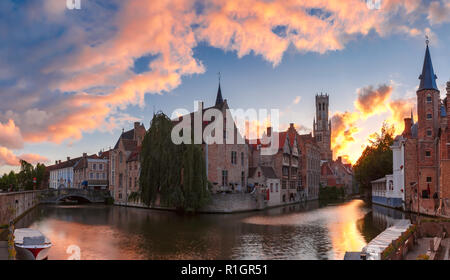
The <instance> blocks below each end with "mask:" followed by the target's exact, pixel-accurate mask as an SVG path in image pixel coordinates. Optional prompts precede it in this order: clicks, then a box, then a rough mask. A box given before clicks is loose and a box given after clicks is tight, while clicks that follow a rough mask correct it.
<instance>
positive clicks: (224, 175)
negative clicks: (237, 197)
mask: <svg viewBox="0 0 450 280" xmlns="http://www.w3.org/2000/svg"><path fill="white" fill-rule="evenodd" d="M227 185H228V171H227V170H222V186H227Z"/></svg>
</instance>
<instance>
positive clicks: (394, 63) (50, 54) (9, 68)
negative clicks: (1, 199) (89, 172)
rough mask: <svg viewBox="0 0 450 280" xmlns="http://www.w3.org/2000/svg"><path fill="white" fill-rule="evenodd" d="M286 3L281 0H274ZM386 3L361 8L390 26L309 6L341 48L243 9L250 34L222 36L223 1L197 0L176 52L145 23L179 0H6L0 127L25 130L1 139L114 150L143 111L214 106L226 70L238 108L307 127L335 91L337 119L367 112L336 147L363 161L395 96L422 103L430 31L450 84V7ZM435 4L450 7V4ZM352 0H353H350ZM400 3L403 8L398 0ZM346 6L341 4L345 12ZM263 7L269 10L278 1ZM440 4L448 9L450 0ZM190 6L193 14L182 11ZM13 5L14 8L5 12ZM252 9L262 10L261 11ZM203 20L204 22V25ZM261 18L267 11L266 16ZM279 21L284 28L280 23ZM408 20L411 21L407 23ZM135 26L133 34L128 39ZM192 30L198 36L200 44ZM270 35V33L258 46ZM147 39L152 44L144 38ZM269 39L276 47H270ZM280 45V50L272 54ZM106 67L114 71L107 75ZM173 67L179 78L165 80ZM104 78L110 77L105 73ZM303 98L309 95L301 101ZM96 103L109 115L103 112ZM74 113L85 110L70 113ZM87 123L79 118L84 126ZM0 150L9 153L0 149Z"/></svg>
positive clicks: (66, 149) (30, 145)
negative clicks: (370, 97) (418, 93)
mask: <svg viewBox="0 0 450 280" xmlns="http://www.w3.org/2000/svg"><path fill="white" fill-rule="evenodd" d="M50 2H52V3H56V2H55V1H50ZM163 2H164V1H163ZM180 2H182V3H181V4H180V6H181V7H179V8H178V9H180V10H182V9H183V7H186V9H189V7H192V6H191V5H190V4H189V3H187V2H189V1H188V0H184V1H182V0H180ZM195 2H196V3H199V2H203V1H195ZM225 2H233V1H225ZM250 2H255V3H254V4H255V5H256V3H257V2H258V3H259V2H260V1H257V0H254V1H250ZM277 2H278V1H274V3H275V4H277ZM318 2H320V1H318ZM344 2H345V3H346V2H351V1H344ZM344 2H342V3H344ZM385 2H388V3H385V4H383V5H386V6H383V8H384V10H383V8H382V9H381V10H380V11H378V14H374V13H373V12H372V11H366V10H364V6H363V5H362V6H361V8H360V9H361V11H359V12H360V13H363V14H364V15H366V16H367V17H373V19H377V20H378V21H380V19H381V21H382V22H381V23H380V22H378V23H375V22H376V21H375V20H373V21H370V20H367V21H364V20H362V19H356V18H355V19H352V20H351V21H350V22H347V20H348V19H347V18H345V17H344V16H342V15H340V14H339V11H336V10H333V8H329V9H330V10H329V11H328V13H329V14H328V15H326V16H327V17H329V16H330V15H332V16H334V17H335V18H334V19H333V22H330V21H327V20H326V19H324V18H323V16H321V13H319V12H309V14H308V18H307V20H316V18H312V19H311V18H309V17H310V16H313V17H318V18H319V20H322V21H323V22H325V23H326V24H327V25H326V27H325V28H328V29H329V30H331V31H330V32H331V33H330V34H332V35H330V36H331V37H332V38H333V39H335V40H336V41H337V42H338V43H339V44H338V46H337V47H336V46H335V43H330V44H329V41H330V40H329V38H328V37H325V38H323V36H322V35H321V34H316V33H314V31H311V32H310V31H304V32H303V33H304V34H302V33H301V32H300V31H296V32H297V33H299V34H295V36H294V35H292V36H293V37H292V38H286V40H284V38H281V39H280V38H279V37H271V36H272V35H265V33H264V32H265V28H266V27H267V26H266V24H267V22H266V21H267V18H266V19H265V21H264V22H262V23H261V26H257V27H253V25H246V24H245V22H244V23H242V21H244V20H245V19H246V18H245V17H244V19H241V20H240V21H238V22H239V24H242V26H240V27H239V28H240V29H239V30H241V31H239V30H238V31H236V30H235V31H234V33H233V34H234V37H232V38H231V39H230V38H229V40H228V41H227V40H225V39H223V38H226V35H225V33H223V34H224V35H221V36H219V35H218V34H217V33H216V32H214V30H210V29H209V28H212V27H215V26H216V25H215V24H217V23H215V21H214V20H211V19H210V18H208V17H207V16H208V15H209V14H212V13H213V12H216V13H217V12H224V13H225V12H226V11H227V10H226V9H221V8H223V7H221V6H220V5H222V4H217V3H216V4H217V5H219V6H218V7H209V6H208V5H206V4H204V5H201V6H202V7H203V8H201V9H200V8H198V7H200V6H198V4H197V6H194V8H195V9H197V13H198V11H199V10H201V16H200V15H197V16H193V17H190V16H187V18H186V19H184V20H186V21H189V20H192V22H195V24H198V25H199V26H201V27H198V28H199V29H200V31H198V30H196V29H195V28H194V29H192V30H191V29H189V30H183V31H182V32H181V33H177V34H175V35H174V36H167V42H170V44H168V45H169V46H170V48H176V50H175V51H174V50H172V52H169V53H167V52H166V49H165V46H166V43H167V42H160V40H161V39H154V40H156V41H157V43H155V46H153V44H152V42H153V41H152V39H151V38H153V37H151V36H152V35H153V33H152V32H153V29H152V27H151V26H154V25H155V24H156V23H155V22H151V23H152V25H149V27H146V29H144V27H142V26H143V24H144V23H145V22H146V20H147V18H150V19H151V18H152V17H157V16H159V15H160V14H161V15H164V17H166V18H167V16H168V15H173V17H174V18H175V19H178V18H180V16H179V15H178V14H177V13H179V11H178V10H177V11H175V9H172V8H171V6H170V4H167V5H165V6H164V5H162V7H154V6H151V4H146V3H145V1H137V5H138V6H139V5H140V4H142V10H143V11H148V13H149V14H150V15H147V16H146V15H145V12H143V16H142V18H140V17H139V16H135V17H130V16H129V14H130V11H133V7H131V8H130V7H128V6H127V5H128V2H127V1H124V2H120V1H113V2H112V3H113V4H111V5H110V6H105V5H104V4H102V3H101V2H100V1H94V0H92V1H89V2H85V4H86V6H84V7H85V9H81V10H80V11H68V10H67V9H66V8H65V7H60V6H59V5H60V4H54V5H53V4H51V5H50V6H48V7H42V6H36V5H35V4H32V3H31V2H30V1H5V2H3V3H2V5H0V8H3V9H2V10H3V13H1V15H2V17H1V18H2V19H1V20H0V35H1V36H2V37H4V38H5V40H2V43H1V45H0V52H1V53H2V55H4V54H6V55H4V56H3V58H2V59H1V60H0V74H1V73H3V78H2V77H0V95H1V96H2V97H3V100H4V102H3V104H2V105H0V124H2V126H5V127H6V124H7V123H8V121H9V120H10V119H12V120H13V121H14V124H15V125H14V127H11V126H9V129H10V130H11V131H12V132H11V133H10V134H8V135H9V136H11V138H13V137H19V138H20V139H21V140H20V141H22V142H23V145H18V146H14V145H11V144H9V145H8V144H6V140H5V143H2V138H0V147H2V146H3V147H4V149H3V156H4V157H6V155H16V156H17V157H20V156H21V155H40V156H41V157H42V158H46V159H48V162H50V163H51V162H54V161H55V160H58V159H65V158H66V157H67V156H71V157H75V156H79V155H81V154H82V153H83V152H87V153H96V152H98V151H99V150H101V149H108V148H109V147H110V146H114V144H115V142H116V140H117V138H118V137H119V135H120V133H121V131H122V128H124V129H125V130H128V129H130V128H131V127H132V125H133V121H134V120H139V121H141V122H143V123H144V124H145V126H146V127H148V125H149V121H150V119H151V117H152V113H153V111H154V110H162V111H163V112H165V113H166V114H168V115H170V114H171V113H172V112H173V111H174V110H175V109H177V108H185V109H187V110H189V111H192V110H193V108H194V101H195V100H203V101H204V102H205V104H206V105H209V104H212V103H213V102H214V100H215V97H216V92H217V86H218V78H217V73H218V72H219V71H220V72H221V73H222V82H221V85H222V93H223V96H224V98H226V99H228V103H229V105H230V107H232V108H244V109H247V108H256V109H259V108H267V109H271V108H278V109H279V110H280V111H281V112H282V115H281V123H282V124H283V125H286V124H288V123H291V122H293V123H296V124H297V125H298V127H299V128H300V127H302V128H303V129H302V131H301V132H303V133H306V132H307V131H308V130H309V129H312V122H313V118H314V114H315V108H314V96H315V94H316V93H320V92H324V93H325V92H326V93H328V94H329V95H330V110H331V111H330V116H333V115H335V114H338V115H337V117H339V113H344V112H349V113H357V114H358V117H357V119H356V120H353V123H351V124H348V125H349V126H347V127H345V128H344V130H343V132H345V130H346V129H348V127H351V126H355V127H357V128H358V131H357V132H354V133H352V138H353V141H348V143H346V145H345V146H346V147H345V148H342V149H337V150H336V155H345V154H346V153H347V154H348V153H349V152H352V153H354V154H355V155H353V158H352V160H353V161H354V160H355V158H356V155H357V154H358V153H360V151H361V150H362V146H363V145H364V144H365V143H366V142H367V139H368V137H369V135H370V134H372V133H373V132H376V131H378V130H379V128H380V127H381V124H382V122H383V121H384V120H391V123H393V124H397V126H398V125H399V123H400V121H401V119H400V120H399V119H398V118H397V119H394V117H393V113H392V110H395V108H394V109H392V107H389V105H388V102H390V101H393V100H401V101H404V102H405V104H407V106H409V107H412V106H414V103H413V102H414V100H413V98H414V97H415V90H416V87H417V86H418V84H419V80H418V76H419V74H420V72H421V68H422V63H423V56H424V52H425V38H424V35H425V33H426V34H428V35H430V38H431V44H430V50H431V55H432V59H433V66H434V69H435V72H436V74H437V76H438V85H439V87H440V88H441V94H444V93H445V86H444V84H445V83H446V81H447V80H449V78H450V65H449V63H448V62H449V55H448V53H449V47H448V46H450V32H449V31H448V28H449V23H448V22H447V20H446V19H445V17H444V19H442V15H441V17H439V15H435V14H433V13H435V12H434V10H433V9H432V7H433V4H432V3H431V2H429V1H418V2H420V6H416V7H412V8H411V7H409V6H407V4H404V3H403V2H402V3H396V1H385ZM399 2H401V1H399ZM432 2H436V3H438V4H439V5H441V6H442V7H450V4H449V1H432ZM219 3H220V1H219ZM275 4H274V5H275ZM351 4H352V3H349V5H350V6H351ZM394 4H395V5H398V6H399V7H400V8H398V9H394V8H393V7H392V6H390V5H394ZM304 5H305V4H298V8H299V9H301V8H304V9H305V10H307V9H310V7H303V6H304ZM317 5H318V6H319V7H320V9H319V11H320V10H326V9H328V7H327V6H326V4H323V3H319V4H317ZM324 5H325V6H324ZM346 5H347V4H345V5H344V4H343V7H342V9H345V8H346ZM402 5H403V6H402ZM436 5H437V4H436ZM1 6H3V7H1ZM21 7H23V8H24V9H23V10H22V9H21ZM82 7H83V6H82ZM86 7H87V8H86ZM253 7H255V6H253ZM263 7H264V6H263ZM358 7H359V6H358ZM265 8H267V10H269V11H270V9H271V8H273V7H271V6H270V7H265ZM215 9H218V10H215ZM237 9H242V12H243V13H244V12H248V10H245V9H252V8H248V7H246V6H245V5H244V7H242V8H241V7H239V8H237ZM355 9H356V10H357V9H358V8H355ZM402 9H403V10H402ZM408 9H412V10H411V11H409V10H408ZM441 10H442V11H444V12H445V11H446V10H445V9H444V8H441ZM8 11H9V13H8ZM33 11H35V12H33ZM407 11H409V12H407ZM185 12H186V11H183V13H182V15H183V16H184V15H185ZM239 12H240V11H239ZM282 12H283V11H281V12H280V13H282ZM5 13H8V14H10V15H9V16H6V15H5ZM41 13H42V14H41ZM286 13H287V12H286ZM355 13H356V14H358V12H355ZM250 14H252V15H253V12H252V13H250ZM4 15H5V17H4ZM14 15H16V16H17V17H14ZM94 15H95V16H94ZM264 15H266V14H264ZM203 16H204V17H205V18H202V17H203ZM199 18H200V19H201V22H200V23H197V20H198V19H199ZM256 18H257V19H258V15H257V16H256ZM402 18H409V19H405V20H402ZM133 20H136V21H137V22H138V23H139V25H137V26H139V28H143V29H142V30H144V32H148V33H149V34H148V35H147V34H143V33H142V30H136V28H131V27H134V26H133V25H132V24H133ZM139 20H140V21H139ZM229 20H233V19H229ZM273 21H275V20H273ZM335 21H336V22H337V21H341V25H349V26H346V27H345V28H343V29H342V30H341V29H340V28H341V27H340V26H341V25H335V23H334V22H335ZM368 22H369V23H368ZM15 23H16V25H15V26H14V24H15ZM73 23H76V24H78V26H77V28H74V27H73V26H72V24H73ZM219 23H220V22H219ZM11 24H12V25H11ZM128 24H130V26H128ZM358 24H359V25H361V26H364V25H365V24H372V25H373V26H371V27H372V28H371V29H369V31H367V32H366V30H365V29H363V28H361V30H359V29H358V30H357V31H356V32H354V31H351V32H350V31H349V30H351V29H352V28H353V27H354V26H358ZM192 25H194V24H192ZM174 26H175V27H176V28H181V27H180V26H185V23H184V22H183V23H181V24H180V25H176V23H174ZM273 26H278V25H277V23H276V22H274V23H273ZM286 26H288V27H287V28H277V29H276V30H275V33H277V34H278V35H281V36H282V37H284V36H285V34H284V33H285V32H287V31H286V30H290V29H293V28H294V27H295V21H294V20H292V23H291V22H289V20H287V21H286ZM399 27H402V28H403V29H401V30H400V31H398V30H397V29H400V28H399ZM139 28H137V29H139ZM176 28H172V30H174V29H176ZM223 28H225V27H223ZM226 28H228V27H226ZM230 28H231V27H230ZM236 28H237V27H236ZM245 28H248V29H250V30H249V31H248V33H243V34H244V35H245V37H242V38H245V39H240V41H239V40H238V38H239V36H238V35H236V34H239V33H238V32H244V31H242V30H244V29H245ZM251 28H259V29H256V30H261V33H260V34H261V35H259V37H258V36H257V35H258V34H256V35H255V34H254V32H253V30H251ZM155 29H156V27H155ZM328 29H326V30H328ZM130 30H131V31H130ZM221 30H222V29H221ZM223 30H225V29H223ZM223 30H222V31H223ZM133 32H135V33H136V37H134V34H135V33H133ZM308 32H309V33H308ZM322 32H323V30H322ZM191 33H192V34H193V35H192V37H191ZM124 34H125V35H124ZM128 34H131V35H133V36H131V37H127V36H126V35H128ZM158 34H159V33H158ZM180 34H181V35H180ZM186 34H187V35H186ZM244 35H242V36H244ZM301 35H303V36H304V38H308V39H310V40H313V39H315V38H316V37H317V38H318V43H311V45H308V44H306V45H303V44H304V43H302V41H301V40H300V39H299V37H298V36H300V37H301ZM147 36H148V37H147ZM180 36H181V37H182V38H179V37H180ZM183 36H185V37H183ZM252 36H256V37H255V38H253V37H252ZM264 36H266V37H264ZM327 36H328V35H327ZM193 37H195V40H194V41H192V42H191V41H190V40H192V38H193ZM133 38H136V40H134V39H133ZM154 38H161V37H154ZM302 38H303V37H302ZM222 39H223V42H222V41H221V40H222ZM171 40H172V41H173V42H172V41H171ZM179 40H180V41H179ZM246 40H247V41H246ZM261 40H267V41H265V42H266V43H264V44H260V43H259V41H261ZM141 41H142V42H145V43H143V44H139V42H141ZM156 41H155V42H156ZM279 41H280V42H281V43H280V42H279ZM314 42H315V41H314ZM284 43H287V47H286V48H284V47H283V46H284V45H283V44H284ZM146 44H148V47H147V48H146ZM266 44H267V45H271V46H273V48H267V47H266V46H265V45H266ZM300 44H301V46H300ZM121 47H124V50H126V52H127V54H125V55H124V54H123V52H120V51H118V50H120V49H121ZM277 49H280V51H277V52H274V51H273V50H277ZM128 50H129V52H128ZM174 52H175V54H174ZM164 59H167V61H165V60H164ZM80 61H81V62H82V63H81V62H80ZM105 65H106V66H105ZM49 69H50V70H49ZM117 69H119V70H117ZM105 71H111V73H113V74H112V75H110V76H105V75H103V74H104V73H105ZM44 73H45V74H44ZM87 73H89V74H95V75H96V76H95V79H94V80H93V82H90V83H88V82H87V81H88V78H89V76H85V75H86V74H87ZM107 73H110V72H107ZM139 74H141V75H148V76H145V77H143V78H142V80H143V81H144V84H145V81H146V80H145V78H147V77H148V81H149V85H147V84H145V85H142V83H137V82H136V80H135V78H136V77H137V76H138V75H139ZM167 75H169V76H170V75H172V76H170V78H167ZM77 76H80V77H81V78H80V81H82V82H80V84H82V85H81V86H80V85H79V84H75V83H74V82H73V81H75V80H76V78H77ZM104 77H106V78H105V79H104V80H101V79H103V78H104ZM100 78H101V79H100ZM163 78H167V80H165V81H166V83H165V84H162V85H161V84H157V85H153V84H152V83H151V82H150V81H154V80H157V79H163ZM99 79H100V80H101V82H99ZM127 81H132V82H133V83H134V82H136V83H135V84H138V85H139V86H140V87H139V88H137V86H136V87H133V89H136V92H140V91H142V93H139V94H136V96H135V95H134V92H133V93H131V94H129V95H127V97H126V98H125V96H126V95H125V94H122V95H120V100H119V97H114V99H112V98H111V100H112V101H110V99H107V100H108V101H103V99H102V98H104V97H109V96H110V95H114V92H115V91H114V90H117V89H119V90H118V91H119V93H120V89H122V88H123V87H124V85H126V84H127ZM379 85H388V86H389V87H390V88H391V91H390V92H389V96H387V97H386V98H387V99H384V103H382V104H374V106H377V111H376V112H373V113H371V114H367V113H366V112H360V111H358V109H357V108H355V105H354V104H355V102H356V101H357V100H358V97H359V95H361V92H362V89H365V88H368V87H370V86H372V88H373V90H369V91H368V94H371V93H376V92H377V89H378V86H379ZM141 87H142V88H141ZM124 92H126V93H127V94H128V93H129V89H128V88H126V89H124ZM82 94H88V96H89V98H91V97H92V99H89V101H85V99H84V98H85V97H86V96H83V95H82ZM130 96H131V97H130ZM298 96H300V97H301V100H300V102H299V103H298V104H294V100H295V99H296V98H297V97H298ZM411 98H412V99H411ZM117 100H119V101H117ZM78 102H79V103H78ZM108 102H110V103H108ZM78 104H81V105H78ZM91 104H95V105H91ZM72 105H73V106H72ZM77 106H79V107H77ZM90 106H92V107H90ZM94 106H95V107H94ZM383 106H384V107H383ZM405 106H406V105H405ZM378 107H379V108H378ZM405 108H406V107H405ZM84 109H86V110H87V111H86V113H85V117H86V118H88V119H89V118H92V119H95V120H96V121H97V122H98V123H100V122H101V120H107V124H109V126H108V128H107V129H106V128H105V125H100V124H99V125H94V124H93V123H85V122H84V118H80V116H83V114H81V113H80V111H82V110H84ZM88 109H89V110H88ZM403 109H404V108H403ZM97 111H98V112H102V113H98V114H97V113H96V112H97ZM406 111H408V110H406ZM406 111H405V112H406ZM33 112H34V113H35V114H36V115H34V114H32V113H33ZM83 112H84V111H83ZM26 114H29V115H30V116H32V117H30V118H31V119H33V116H42V121H41V122H37V121H36V124H35V125H33V122H32V121H30V120H25V117H24V116H25V115H26ZM72 115H74V116H76V118H74V119H72V118H67V116H72ZM112 116H113V117H114V118H111V117H112ZM405 117H406V116H405ZM36 119H37V118H36ZM59 120H61V121H59ZM79 120H81V122H80V124H79V125H77V121H79ZM65 122H66V123H67V126H65ZM66 127H67V131H65V128H66ZM63 132H64V133H63ZM56 135H57V136H56ZM337 139H338V138H337ZM339 141H341V140H339ZM10 142H11V141H9V142H8V143H10ZM0 149H1V148H0ZM6 150H7V151H8V152H6ZM1 152H2V150H0V155H1ZM9 152H11V153H9ZM10 163H11V161H10ZM11 169H17V167H16V166H14V164H8V161H6V160H1V159H0V172H6V171H8V170H11Z"/></svg>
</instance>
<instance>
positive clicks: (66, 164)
mask: <svg viewBox="0 0 450 280" xmlns="http://www.w3.org/2000/svg"><path fill="white" fill-rule="evenodd" d="M80 159H81V157H77V158H73V159H70V160H66V161H63V162H61V163H58V164H54V165H50V166H47V170H48V171H52V170H57V169H63V168H68V167H72V166H74V165H75V164H76V163H77V162H78V161H79V160H80Z"/></svg>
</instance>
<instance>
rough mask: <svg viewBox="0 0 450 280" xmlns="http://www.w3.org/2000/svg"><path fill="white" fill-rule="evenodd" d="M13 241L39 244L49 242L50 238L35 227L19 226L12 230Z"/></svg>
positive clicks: (24, 243) (23, 243)
mask: <svg viewBox="0 0 450 280" xmlns="http://www.w3.org/2000/svg"><path fill="white" fill-rule="evenodd" d="M38 242H40V243H38ZM14 243H16V244H22V245H40V244H47V243H50V240H49V239H48V238H47V237H45V236H44V235H43V234H42V233H41V232H40V231H38V230H36V229H31V228H19V229H16V230H15V231H14Z"/></svg>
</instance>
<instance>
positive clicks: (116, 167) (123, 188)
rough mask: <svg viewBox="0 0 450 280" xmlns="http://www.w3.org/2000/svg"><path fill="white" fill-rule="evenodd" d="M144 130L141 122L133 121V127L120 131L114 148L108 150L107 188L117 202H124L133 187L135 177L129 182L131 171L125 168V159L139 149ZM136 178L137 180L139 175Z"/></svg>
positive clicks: (126, 165)
mask: <svg viewBox="0 0 450 280" xmlns="http://www.w3.org/2000/svg"><path fill="white" fill-rule="evenodd" d="M146 132H147V131H146V129H145V127H144V125H143V124H141V123H139V122H135V123H134V127H133V129H131V130H128V131H125V132H122V134H121V135H120V137H119V139H118V140H117V142H116V145H115V146H114V148H113V149H111V150H110V151H109V190H110V191H111V195H112V196H113V198H114V200H115V202H116V203H117V204H122V203H123V204H126V203H127V201H128V196H129V195H130V194H131V192H132V190H133V189H134V180H135V179H134V178H135V177H132V179H131V183H130V178H131V177H130V176H132V175H131V173H132V172H129V170H128V169H127V167H129V164H127V160H129V159H130V155H131V154H133V153H134V152H138V151H140V149H138V147H140V146H141V145H142V141H143V140H144V137H145V133H146ZM136 180H137V182H139V177H137V179H136Z"/></svg>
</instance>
